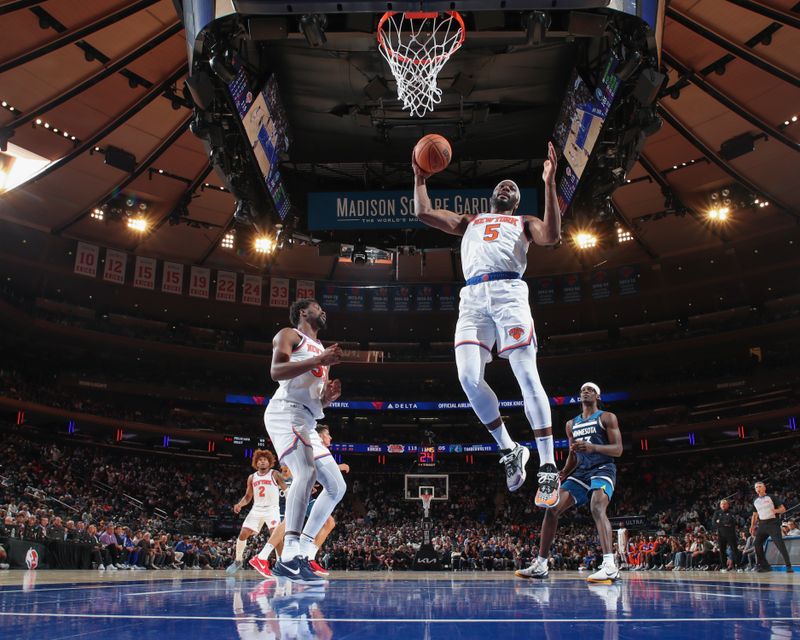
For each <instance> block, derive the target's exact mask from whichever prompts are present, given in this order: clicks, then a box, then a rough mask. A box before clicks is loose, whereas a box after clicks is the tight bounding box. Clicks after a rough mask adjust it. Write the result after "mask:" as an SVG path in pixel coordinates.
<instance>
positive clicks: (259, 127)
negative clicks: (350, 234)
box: [228, 67, 290, 220]
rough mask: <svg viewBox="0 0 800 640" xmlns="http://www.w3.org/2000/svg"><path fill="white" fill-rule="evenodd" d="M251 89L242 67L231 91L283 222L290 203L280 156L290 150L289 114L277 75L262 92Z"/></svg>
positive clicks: (229, 88)
mask: <svg viewBox="0 0 800 640" xmlns="http://www.w3.org/2000/svg"><path fill="white" fill-rule="evenodd" d="M249 87H250V82H249V79H248V77H247V73H246V72H245V70H244V69H243V68H241V67H240V68H239V69H238V70H237V73H236V78H234V80H233V81H232V82H231V83H230V84H229V85H228V90H229V91H230V94H231V98H233V103H234V105H235V106H236V111H237V113H238V114H239V117H240V118H241V120H242V124H243V125H244V129H245V131H246V133H247V139H248V140H249V141H250V147H251V148H252V150H253V155H254V156H255V159H256V162H257V163H258V168H259V170H260V171H261V177H262V178H263V179H264V181H265V182H266V185H267V190H268V191H269V194H270V196H272V200H273V202H274V203H275V209H276V210H277V211H278V216H279V217H280V219H281V220H283V219H284V218H285V217H286V215H287V214H288V213H289V207H290V203H289V197H288V195H287V194H286V190H285V189H284V187H283V181H282V180H281V173H280V170H279V169H278V162H279V157H278V154H279V153H282V152H283V153H285V152H286V151H288V150H289V143H290V141H289V127H288V123H287V119H286V111H285V110H284V108H283V103H282V102H281V98H280V94H279V91H278V82H277V80H276V79H275V74H273V75H272V76H270V78H269V80H267V83H266V85H265V86H264V89H263V90H262V91H260V92H259V93H257V94H253V92H252V91H250V88H249Z"/></svg>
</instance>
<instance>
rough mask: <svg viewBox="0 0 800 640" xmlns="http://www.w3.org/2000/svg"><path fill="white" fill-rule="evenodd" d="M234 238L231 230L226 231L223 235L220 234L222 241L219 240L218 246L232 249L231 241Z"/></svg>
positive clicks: (234, 235)
mask: <svg viewBox="0 0 800 640" xmlns="http://www.w3.org/2000/svg"><path fill="white" fill-rule="evenodd" d="M235 238H236V234H235V233H234V232H233V231H228V233H226V234H225V235H224V236H222V241H221V242H220V246H221V247H222V248H223V249H233V241H234V239H235Z"/></svg>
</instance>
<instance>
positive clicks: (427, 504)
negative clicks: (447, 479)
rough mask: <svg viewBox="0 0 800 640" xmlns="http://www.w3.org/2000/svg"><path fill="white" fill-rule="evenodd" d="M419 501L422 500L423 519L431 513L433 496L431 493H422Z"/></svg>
mask: <svg viewBox="0 0 800 640" xmlns="http://www.w3.org/2000/svg"><path fill="white" fill-rule="evenodd" d="M420 500H422V510H423V512H424V513H425V517H426V518H427V517H428V514H429V513H430V511H431V500H433V494H432V493H428V494H424V493H423V494H422V495H421V496H420Z"/></svg>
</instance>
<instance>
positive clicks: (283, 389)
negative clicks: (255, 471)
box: [272, 329, 328, 453]
mask: <svg viewBox="0 0 800 640" xmlns="http://www.w3.org/2000/svg"><path fill="white" fill-rule="evenodd" d="M295 331H297V329H295ZM297 334H298V335H299V336H300V343H299V344H298V345H297V346H296V347H295V348H294V350H293V351H292V355H291V358H290V361H291V362H300V361H302V360H308V359H309V358H313V357H315V356H318V355H319V354H321V353H322V352H323V351H325V347H323V346H322V344H321V343H319V342H317V341H316V340H312V339H311V338H309V337H308V336H307V335H305V334H304V333H301V332H300V331H297ZM327 379H328V367H326V366H323V365H320V366H319V367H316V368H314V369H311V371H306V372H305V373H302V374H300V375H299V376H297V377H295V378H290V379H289V380H281V381H280V383H279V386H278V390H277V391H276V392H275V394H274V395H273V396H272V399H273V400H287V401H288V402H296V403H297V404H301V405H303V406H304V407H306V408H307V409H308V410H309V411H310V412H311V414H312V415H313V416H314V419H315V420H320V419H321V418H323V417H324V414H323V412H322V391H323V389H324V387H325V381H326V380H327ZM278 453H280V452H278Z"/></svg>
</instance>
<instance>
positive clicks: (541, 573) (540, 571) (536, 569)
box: [514, 558, 550, 580]
mask: <svg viewBox="0 0 800 640" xmlns="http://www.w3.org/2000/svg"><path fill="white" fill-rule="evenodd" d="M549 574H550V570H549V569H548V567H547V561H545V562H539V559H538V558H537V559H535V560H534V561H533V562H531V566H530V567H528V568H527V569H517V570H516V571H515V572H514V575H515V576H517V577H518V578H526V579H529V578H538V579H539V580H544V579H545V578H546V577H547V576H548V575H549Z"/></svg>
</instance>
